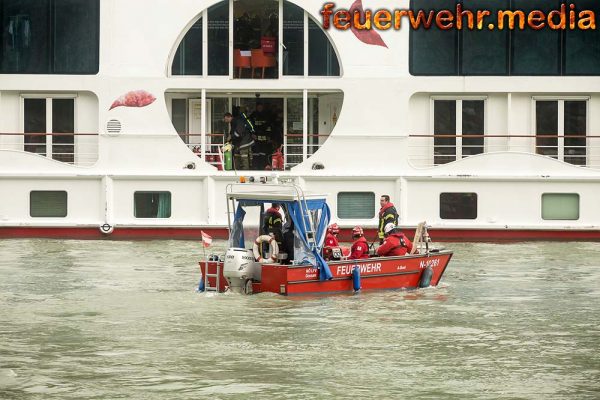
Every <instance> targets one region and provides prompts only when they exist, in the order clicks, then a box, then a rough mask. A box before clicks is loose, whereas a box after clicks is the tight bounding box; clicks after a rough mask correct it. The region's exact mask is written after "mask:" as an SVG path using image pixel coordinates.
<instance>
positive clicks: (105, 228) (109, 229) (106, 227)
mask: <svg viewBox="0 0 600 400" xmlns="http://www.w3.org/2000/svg"><path fill="white" fill-rule="evenodd" d="M114 230H115V227H114V226H112V225H111V224H109V223H108V222H105V223H104V224H102V225H100V232H102V233H103V234H105V235H110V234H111V233H113V231H114Z"/></svg>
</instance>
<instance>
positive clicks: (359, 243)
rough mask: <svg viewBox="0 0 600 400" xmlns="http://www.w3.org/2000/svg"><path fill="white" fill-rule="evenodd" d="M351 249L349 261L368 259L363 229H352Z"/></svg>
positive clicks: (357, 227) (367, 246)
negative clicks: (352, 241)
mask: <svg viewBox="0 0 600 400" xmlns="http://www.w3.org/2000/svg"><path fill="white" fill-rule="evenodd" d="M352 239H354V243H352V248H351V249H350V257H349V258H350V259H351V260H359V259H361V258H369V243H368V242H367V239H366V238H365V236H364V232H363V228H361V227H360V226H355V227H354V228H353V229H352Z"/></svg>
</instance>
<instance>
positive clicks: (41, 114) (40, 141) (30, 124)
mask: <svg viewBox="0 0 600 400" xmlns="http://www.w3.org/2000/svg"><path fill="white" fill-rule="evenodd" d="M23 132H24V133H25V146H24V150H25V151H28V152H30V153H36V154H40V155H42V156H45V155H46V135H45V133H46V132H47V131H46V99H24V101H23ZM28 133H30V135H27V134H28Z"/></svg>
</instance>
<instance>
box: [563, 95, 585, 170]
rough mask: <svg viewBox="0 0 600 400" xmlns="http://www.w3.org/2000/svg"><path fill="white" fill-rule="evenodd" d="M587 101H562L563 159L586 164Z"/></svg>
mask: <svg viewBox="0 0 600 400" xmlns="http://www.w3.org/2000/svg"><path fill="white" fill-rule="evenodd" d="M586 114H587V102H586V101H580V100H579V101H577V100H568V101H565V102H564V129H565V132H564V134H565V150H564V156H565V158H564V161H565V162H568V163H571V164H575V165H586V164H587V160H586V158H587V157H586V154H587V151H586V137H585V136H586V132H587V117H586Z"/></svg>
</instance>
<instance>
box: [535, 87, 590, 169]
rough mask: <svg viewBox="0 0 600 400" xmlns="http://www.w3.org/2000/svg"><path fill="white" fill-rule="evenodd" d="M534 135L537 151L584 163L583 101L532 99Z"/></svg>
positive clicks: (585, 154)
mask: <svg viewBox="0 0 600 400" xmlns="http://www.w3.org/2000/svg"><path fill="white" fill-rule="evenodd" d="M561 120H562V124H559V121H561ZM535 134H536V153H537V154H541V155H544V156H548V157H552V158H556V159H558V160H561V161H564V162H567V163H570V164H575V165H587V142H586V135H587V100H577V99H573V100H536V102H535Z"/></svg>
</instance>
